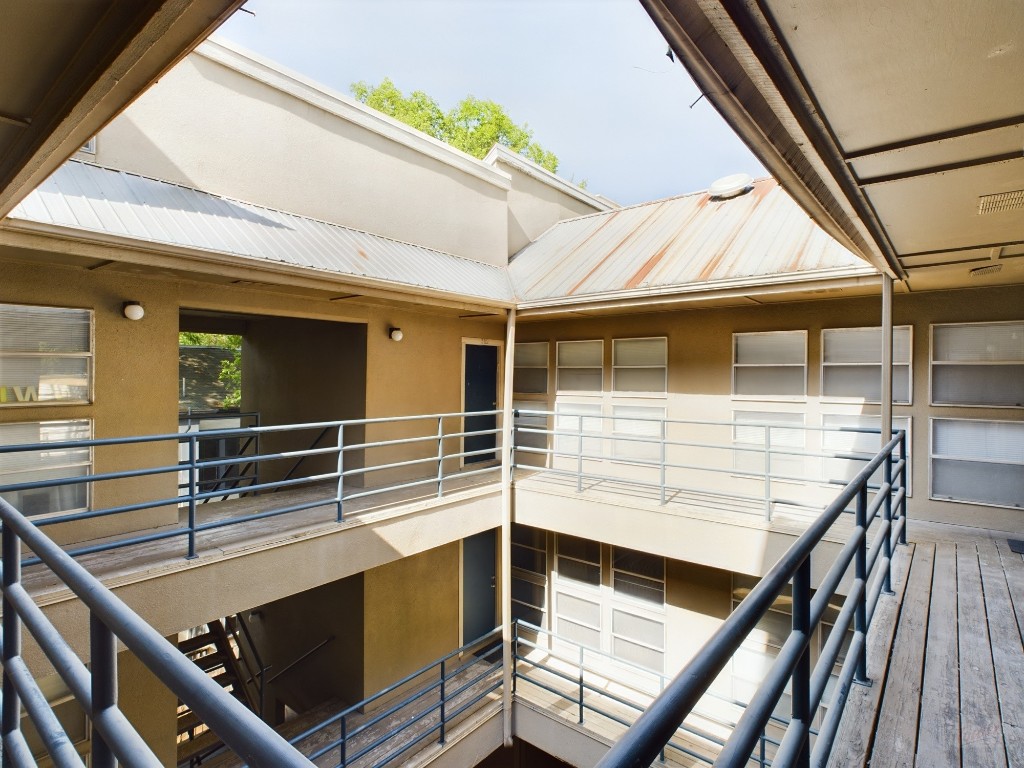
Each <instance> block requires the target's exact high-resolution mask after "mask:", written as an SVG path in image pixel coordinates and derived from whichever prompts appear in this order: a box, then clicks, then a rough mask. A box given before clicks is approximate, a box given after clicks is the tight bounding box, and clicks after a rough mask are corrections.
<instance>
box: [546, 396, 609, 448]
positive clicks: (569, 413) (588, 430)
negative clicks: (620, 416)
mask: <svg viewBox="0 0 1024 768" xmlns="http://www.w3.org/2000/svg"><path fill="white" fill-rule="evenodd" d="M603 433H604V419H603V418H602V417H601V404H600V403H556V404H555V451H556V453H560V454H573V455H575V454H576V453H578V452H580V451H581V450H582V452H583V454H584V455H585V456H600V455H601V451H602V450H603V447H602V440H601V435H602V434H603ZM581 434H582V436H583V438H582V439H583V445H582V446H581V445H580V435H581Z"/></svg>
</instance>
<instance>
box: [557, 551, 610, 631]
mask: <svg viewBox="0 0 1024 768" xmlns="http://www.w3.org/2000/svg"><path fill="white" fill-rule="evenodd" d="M555 571H556V580H557V589H556V592H555V616H556V618H557V621H558V625H557V627H556V628H555V632H556V633H558V634H559V635H562V636H563V637H564V638H566V639H567V640H570V641H572V642H576V643H579V644H580V645H584V646H587V647H588V648H595V649H598V650H600V648H601V612H602V611H601V593H600V589H599V588H600V586H601V545H600V544H599V543H598V542H596V541H588V540H587V539H580V538H577V537H575V536H566V535H565V534H561V533H560V534H558V535H557V536H556V537H555Z"/></svg>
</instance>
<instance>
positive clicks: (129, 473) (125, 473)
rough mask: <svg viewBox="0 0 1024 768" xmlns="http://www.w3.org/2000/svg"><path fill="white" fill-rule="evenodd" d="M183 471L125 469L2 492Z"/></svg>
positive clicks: (18, 486) (174, 468)
mask: <svg viewBox="0 0 1024 768" xmlns="http://www.w3.org/2000/svg"><path fill="white" fill-rule="evenodd" d="M180 471H181V465H179V464H175V465H173V466H170V465H168V466H163V467H147V468H146V469H125V470H122V471H121V472H102V473H100V474H97V475H76V476H74V477H61V478H56V479H54V480H33V481H32V482H26V483H12V484H11V485H4V486H0V492H3V493H8V492H11V493H13V492H14V491H31V490H35V489H37V488H56V487H58V486H64V485H81V484H82V483H95V482H101V481H103V480H125V479H127V478H131V477H147V476H149V475H169V474H173V473H177V472H180Z"/></svg>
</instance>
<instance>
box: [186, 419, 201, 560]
mask: <svg viewBox="0 0 1024 768" xmlns="http://www.w3.org/2000/svg"><path fill="white" fill-rule="evenodd" d="M198 461H199V438H198V437H196V435H194V434H192V435H189V438H188V554H187V555H185V557H186V559H188V560H191V559H193V558H194V557H195V556H196V493H198V490H199V486H198V481H199V477H198V468H197V467H196V463H197V462H198Z"/></svg>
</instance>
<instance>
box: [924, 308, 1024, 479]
mask: <svg viewBox="0 0 1024 768" xmlns="http://www.w3.org/2000/svg"><path fill="white" fill-rule="evenodd" d="M979 325H988V326H993V325H1021V326H1024V320H993V321H977V322H964V323H931V324H930V325H929V326H928V405H930V406H933V407H935V408H999V409H1004V410H1005V409H1010V410H1018V411H1019V410H1021V409H1024V403H1018V404H1016V405H990V404H987V403H947V402H937V401H936V400H935V366H936V365H939V366H943V365H959V366H976V367H978V368H985V367H998V366H1000V365H1020V366H1024V360H1021V361H963V362H957V361H948V360H938V361H937V360H936V359H935V329H936V328H951V327H968V326H979ZM929 437H930V435H929ZM929 445H930V444H929ZM929 450H930V449H929ZM930 497H931V489H930V488H929V498H930Z"/></svg>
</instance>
